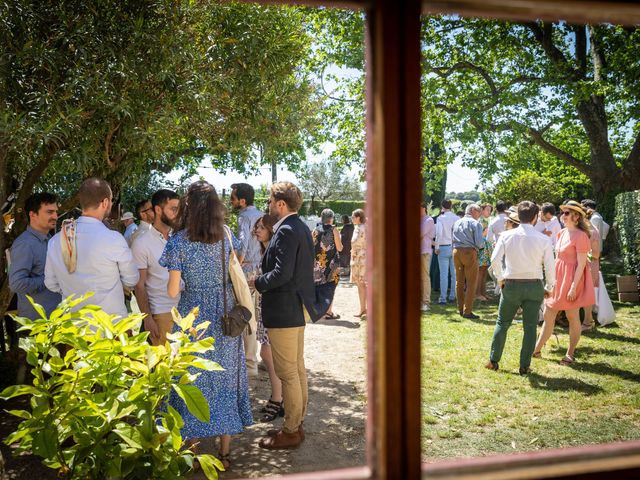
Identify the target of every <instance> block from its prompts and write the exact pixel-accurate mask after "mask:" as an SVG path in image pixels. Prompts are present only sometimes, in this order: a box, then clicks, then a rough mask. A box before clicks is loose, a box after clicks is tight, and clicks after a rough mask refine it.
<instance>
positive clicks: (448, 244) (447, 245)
mask: <svg viewBox="0 0 640 480" xmlns="http://www.w3.org/2000/svg"><path fill="white" fill-rule="evenodd" d="M440 246H441V247H450V246H451V244H450V243H447V244H446V245H440Z"/></svg>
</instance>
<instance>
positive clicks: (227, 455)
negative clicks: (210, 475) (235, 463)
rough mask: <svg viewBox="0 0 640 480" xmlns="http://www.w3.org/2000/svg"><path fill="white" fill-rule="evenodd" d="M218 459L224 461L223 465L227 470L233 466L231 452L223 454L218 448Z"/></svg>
mask: <svg viewBox="0 0 640 480" xmlns="http://www.w3.org/2000/svg"><path fill="white" fill-rule="evenodd" d="M218 460H220V461H221V462H222V466H223V467H224V469H225V470H229V467H230V466H231V452H229V453H225V454H223V453H222V452H221V451H219V450H218Z"/></svg>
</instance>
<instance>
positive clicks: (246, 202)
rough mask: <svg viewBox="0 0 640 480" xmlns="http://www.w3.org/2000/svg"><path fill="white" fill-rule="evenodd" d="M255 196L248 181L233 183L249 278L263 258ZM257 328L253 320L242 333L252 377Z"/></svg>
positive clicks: (233, 202) (242, 255)
mask: <svg viewBox="0 0 640 480" xmlns="http://www.w3.org/2000/svg"><path fill="white" fill-rule="evenodd" d="M254 198H255V190H254V189H253V187H252V186H251V185H249V184H248V183H234V184H233V185H231V198H230V200H231V206H232V207H233V209H234V210H235V211H236V212H238V240H240V244H241V248H240V251H239V252H238V258H239V260H240V263H241V264H242V271H243V272H244V274H245V275H246V276H247V279H249V278H250V277H251V276H252V275H255V274H256V273H257V271H258V269H259V268H260V261H261V260H262V252H261V249H260V242H258V240H257V238H256V237H255V235H253V233H252V232H253V229H254V227H255V226H256V222H257V221H258V219H259V218H261V217H262V215H263V213H262V212H260V210H258V209H257V208H256V207H255V206H254V205H253V201H254ZM256 330H257V324H255V322H253V321H252V323H251V333H249V332H248V329H247V330H245V333H243V334H242V340H243V342H244V355H245V361H246V363H247V373H248V374H249V376H251V377H257V376H258V340H257V338H256Z"/></svg>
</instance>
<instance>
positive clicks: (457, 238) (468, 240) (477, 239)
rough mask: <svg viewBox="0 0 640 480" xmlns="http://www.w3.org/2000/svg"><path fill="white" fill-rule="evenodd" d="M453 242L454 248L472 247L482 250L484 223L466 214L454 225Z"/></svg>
mask: <svg viewBox="0 0 640 480" xmlns="http://www.w3.org/2000/svg"><path fill="white" fill-rule="evenodd" d="M451 243H452V245H453V248H469V247H471V248H476V249H478V250H480V249H481V248H483V247H484V238H483V237H482V224H481V223H480V222H478V221H477V220H474V219H473V217H472V216H471V215H465V216H464V217H462V218H461V219H460V220H458V221H457V222H456V223H455V224H454V225H453V232H452V235H451Z"/></svg>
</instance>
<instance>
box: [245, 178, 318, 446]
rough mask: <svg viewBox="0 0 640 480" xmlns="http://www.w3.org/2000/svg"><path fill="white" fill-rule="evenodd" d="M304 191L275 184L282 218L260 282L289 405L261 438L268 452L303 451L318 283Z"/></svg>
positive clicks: (273, 206)
mask: <svg viewBox="0 0 640 480" xmlns="http://www.w3.org/2000/svg"><path fill="white" fill-rule="evenodd" d="M301 205H302V192H300V190H299V189H298V187H296V186H295V185H294V184H293V183H291V182H277V183H274V184H273V185H272V186H271V195H270V196H269V213H270V214H271V215H274V216H275V217H276V218H278V222H277V223H276V224H275V225H274V227H273V232H274V234H273V238H272V239H271V242H270V243H269V246H268V247H267V250H266V251H265V253H264V256H263V258H262V272H263V274H262V275H260V276H258V277H257V278H256V279H255V288H256V290H258V291H259V292H260V293H262V322H263V323H264V326H265V327H266V328H267V329H268V331H269V342H270V343H271V351H272V353H273V364H274V367H275V371H276V374H277V375H278V377H279V378H280V380H282V393H283V399H284V405H285V417H284V424H283V426H282V429H281V430H278V431H272V432H270V433H271V434H270V435H269V434H268V435H267V436H266V437H264V438H262V439H261V440H260V446H261V447H262V448H268V449H280V448H297V447H298V446H300V444H301V443H302V441H303V440H304V431H303V429H302V422H303V421H304V417H305V414H306V411H307V399H308V390H307V372H306V370H305V366H304V327H305V324H306V320H305V317H306V316H307V315H308V316H309V318H310V319H311V320H314V321H315V320H317V319H318V318H320V316H321V314H320V312H319V308H318V306H317V305H315V300H316V296H315V286H314V282H313V264H314V250H313V240H312V238H311V232H310V231H309V228H308V227H307V226H306V225H305V224H304V223H303V222H302V220H300V218H299V217H298V214H297V212H298V210H299V209H300V206H301Z"/></svg>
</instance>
